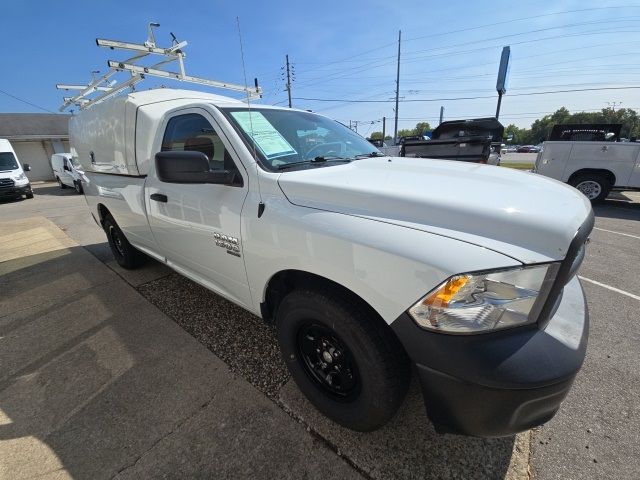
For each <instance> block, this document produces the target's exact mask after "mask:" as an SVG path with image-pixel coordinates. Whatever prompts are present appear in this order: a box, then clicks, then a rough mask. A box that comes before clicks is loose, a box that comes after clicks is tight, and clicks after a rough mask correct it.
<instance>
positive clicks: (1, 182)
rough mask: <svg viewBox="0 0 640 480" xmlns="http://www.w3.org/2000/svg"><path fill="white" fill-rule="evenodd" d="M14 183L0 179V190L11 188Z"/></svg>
mask: <svg viewBox="0 0 640 480" xmlns="http://www.w3.org/2000/svg"><path fill="white" fill-rule="evenodd" d="M13 185H14V182H13V180H11V179H10V178H0V188H11V187H13Z"/></svg>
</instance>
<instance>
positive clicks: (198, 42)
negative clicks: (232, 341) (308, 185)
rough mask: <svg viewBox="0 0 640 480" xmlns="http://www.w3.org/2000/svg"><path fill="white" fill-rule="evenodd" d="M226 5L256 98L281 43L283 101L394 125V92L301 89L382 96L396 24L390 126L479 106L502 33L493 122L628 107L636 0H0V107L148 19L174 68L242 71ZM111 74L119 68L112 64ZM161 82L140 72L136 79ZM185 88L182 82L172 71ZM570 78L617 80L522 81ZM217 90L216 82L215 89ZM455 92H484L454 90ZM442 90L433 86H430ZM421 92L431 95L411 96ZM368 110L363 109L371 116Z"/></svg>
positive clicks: (637, 40) (278, 81)
mask: <svg viewBox="0 0 640 480" xmlns="http://www.w3.org/2000/svg"><path fill="white" fill-rule="evenodd" d="M236 17H240V24H241V28H242V36H243V41H244V51H245V63H246V68H247V76H248V78H249V82H252V79H253V77H254V76H257V77H258V78H259V80H260V84H261V85H262V87H263V88H264V90H265V93H266V94H265V97H264V99H263V100H262V102H264V103H268V104H273V103H277V104H284V102H285V101H286V92H284V91H283V90H284V81H283V80H282V78H281V73H282V70H281V67H282V65H283V64H284V57H285V54H289V57H290V59H291V61H292V64H293V65H294V69H295V81H294V83H293V85H292V92H293V97H294V101H293V102H294V106H295V107H298V108H305V109H312V110H314V111H318V112H320V113H323V114H325V115H328V116H331V117H333V118H336V119H338V120H340V121H342V122H345V123H348V122H349V121H350V120H357V121H359V122H360V124H359V126H358V131H359V132H360V133H362V134H367V133H369V132H371V131H374V130H380V129H381V126H380V123H379V120H380V119H381V118H382V117H383V116H386V117H387V119H388V121H387V131H391V130H392V129H393V122H392V120H391V119H392V117H393V115H394V112H393V106H394V105H393V103H392V102H386V103H385V102H379V103H366V102H360V103H346V102H344V101H341V102H324V101H318V100H301V98H305V99H328V100H333V99H338V100H361V101H362V100H377V101H380V100H382V101H387V100H389V99H391V98H392V97H393V96H394V90H395V69H396V62H395V55H396V52H397V36H398V30H399V29H401V30H402V35H403V44H402V59H403V61H402V64H401V81H400V95H401V97H402V98H403V99H404V100H406V102H402V103H401V104H400V108H399V117H400V122H399V123H400V128H408V127H413V126H414V125H415V123H416V122H418V121H420V120H425V121H429V122H431V124H432V125H433V124H437V117H438V114H439V109H440V106H441V105H443V106H444V107H445V119H447V118H448V119H453V118H471V117H480V116H491V115H493V114H494V112H495V104H496V92H495V81H496V73H497V69H498V63H499V58H500V52H501V50H502V46H504V45H510V46H511V50H512V62H511V71H510V79H509V91H508V92H507V95H506V96H505V97H504V100H503V106H502V111H501V120H502V121H503V123H505V124H507V123H515V124H516V125H519V126H528V125H529V124H530V123H531V122H532V121H533V120H534V119H535V118H537V117H540V116H542V115H544V114H545V113H547V112H551V111H553V110H555V109H556V108H558V107H561V106H566V107H567V108H569V109H570V110H572V111H582V110H587V111H589V110H599V109H601V108H603V107H606V106H607V102H622V107H628V108H634V109H637V110H640V89H629V88H627V87H630V86H640V80H638V78H639V73H640V63H639V61H640V22H639V20H640V3H635V4H634V3H633V2H624V0H620V1H619V2H618V3H615V2H614V3H608V2H602V1H573V0H572V1H556V2H541V1H524V2H514V1H492V2H486V1H473V2H471V1H468V2H461V1H448V2H424V1H422V2H414V1H403V2H389V1H388V0H384V1H381V0H374V1H366V2H359V1H352V2H347V1H333V0H329V1H323V2H291V1H280V0H277V1H270V2H258V1H254V0H252V1H243V2H230V1H227V2H222V1H214V0H208V1H199V0H198V1H193V0H190V1H188V2H186V1H185V2H176V1H172V2H168V1H161V0H155V1H146V0H136V1H130V2H124V1H118V2H115V1H114V2H90V1H82V2H80V1H65V2H51V1H45V0H39V1H36V0H21V1H11V0H4V1H3V15H2V24H3V28H2V31H3V43H4V45H5V54H4V58H5V62H4V68H3V72H2V75H1V76H0V89H1V90H2V91H3V92H5V93H0V111H2V112H38V111H43V110H41V109H39V108H36V107H34V106H31V105H28V104H27V103H24V102H20V101H18V100H16V99H14V98H12V97H11V96H9V95H7V94H10V95H13V96H15V97H18V98H20V99H22V100H25V101H27V102H30V103H32V104H34V105H37V106H38V107H41V108H42V109H45V110H51V111H56V112H57V109H58V107H59V106H60V104H61V103H62V96H63V95H64V93H63V92H60V91H57V90H56V89H55V87H54V85H55V84H56V83H59V82H66V83H82V82H87V81H89V80H90V72H91V70H94V69H100V70H102V71H103V72H104V71H106V62H107V60H108V59H123V58H125V55H126V54H124V53H123V52H113V51H109V50H106V49H102V48H98V47H97V46H96V45H95V42H94V40H95V38H96V37H102V38H109V39H118V40H128V41H132V42H140V43H141V42H143V41H144V40H145V39H146V25H147V23H148V22H149V21H157V22H159V23H160V24H161V27H160V28H159V29H157V33H156V38H157V41H158V44H159V45H160V46H168V45H169V44H170V37H169V32H170V31H171V32H174V33H175V34H176V35H177V37H178V38H179V39H180V40H187V41H188V42H189V46H188V47H187V48H186V49H185V51H186V53H187V59H186V66H187V72H188V73H189V74H191V75H197V76H203V77H207V78H214V79H219V80H224V81H228V82H236V83H243V76H242V63H241V57H240V48H239V42H238V31H237V27H236ZM120 78H123V77H120ZM160 83H164V84H167V85H170V86H174V85H175V84H174V83H172V82H166V81H164V82H161V81H154V80H147V81H145V82H143V83H141V84H139V88H148V87H150V86H155V85H158V84H160ZM177 86H183V87H186V88H195V87H194V86H189V85H177ZM580 88H619V89H616V90H600V91H585V92H570V93H569V92H567V93H559V94H546V95H530V93H532V92H544V91H555V90H568V89H569V90H570V89H580ZM218 93H220V92H218ZM460 97H465V98H468V97H489V98H478V99H465V100H453V99H455V98H460ZM439 99H446V100H439ZM416 100H434V101H428V102H426V101H416ZM372 122H374V123H372Z"/></svg>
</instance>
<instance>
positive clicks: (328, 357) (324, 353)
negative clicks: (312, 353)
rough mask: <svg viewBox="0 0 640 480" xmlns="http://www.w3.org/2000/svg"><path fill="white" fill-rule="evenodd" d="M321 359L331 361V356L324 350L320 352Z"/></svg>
mask: <svg viewBox="0 0 640 480" xmlns="http://www.w3.org/2000/svg"><path fill="white" fill-rule="evenodd" d="M322 359H323V360H324V361H325V362H327V363H331V362H333V357H332V356H331V354H330V353H329V352H327V351H326V350H325V351H324V352H322Z"/></svg>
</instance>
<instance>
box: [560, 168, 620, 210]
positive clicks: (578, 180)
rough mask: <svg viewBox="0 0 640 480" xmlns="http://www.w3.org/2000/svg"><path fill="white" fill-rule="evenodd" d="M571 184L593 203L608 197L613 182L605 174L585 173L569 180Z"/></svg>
mask: <svg viewBox="0 0 640 480" xmlns="http://www.w3.org/2000/svg"><path fill="white" fill-rule="evenodd" d="M569 185H571V186H573V187H575V188H576V189H578V191H579V192H580V193H582V194H583V195H584V196H585V197H587V198H588V199H589V200H590V201H591V203H599V202H601V201H603V200H604V199H605V198H607V195H609V191H610V190H611V184H610V183H609V180H608V179H607V178H606V177H605V176H604V175H598V174H597V173H585V174H583V175H577V176H575V177H574V178H572V179H571V180H569Z"/></svg>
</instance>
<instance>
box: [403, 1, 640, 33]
mask: <svg viewBox="0 0 640 480" xmlns="http://www.w3.org/2000/svg"><path fill="white" fill-rule="evenodd" d="M620 8H640V5H617V6H610V7H593V8H581V9H577V10H564V11H560V12H551V13H543V14H540V15H534V16H527V17H520V18H514V19H511V20H503V21H500V22H492V23H488V24H485V25H477V26H475V27H468V28H462V29H459V30H451V31H448V32H443V33H432V34H429V35H423V36H419V37H411V38H408V39H405V42H412V41H414V40H420V39H423V38H431V37H437V36H442V35H450V34H452V33H462V32H468V31H471V30H479V29H481V28H487V27H495V26H496V25H504V24H507V23H513V22H521V21H524V20H528V21H530V20H533V19H536V18H543V17H551V16H555V15H566V14H569V13H582V12H589V11H594V10H607V9H620Z"/></svg>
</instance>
